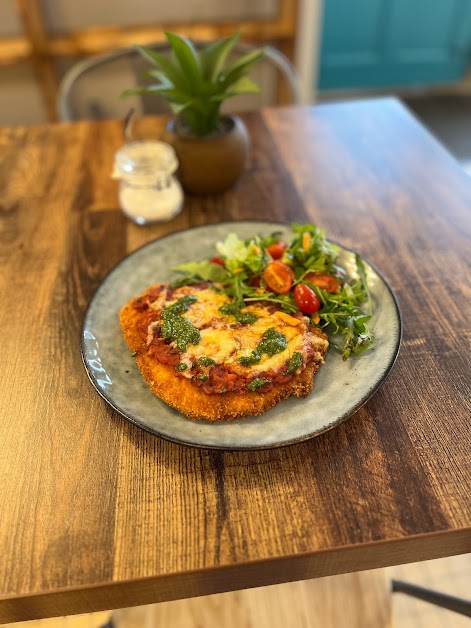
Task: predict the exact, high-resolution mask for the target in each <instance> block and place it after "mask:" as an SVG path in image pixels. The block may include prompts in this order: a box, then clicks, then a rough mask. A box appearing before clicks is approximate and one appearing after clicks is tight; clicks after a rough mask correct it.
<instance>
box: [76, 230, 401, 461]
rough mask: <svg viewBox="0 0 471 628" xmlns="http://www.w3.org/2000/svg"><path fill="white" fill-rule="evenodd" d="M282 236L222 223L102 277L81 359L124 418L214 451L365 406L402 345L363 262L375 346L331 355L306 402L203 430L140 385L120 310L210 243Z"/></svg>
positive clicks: (376, 277)
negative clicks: (348, 355)
mask: <svg viewBox="0 0 471 628" xmlns="http://www.w3.org/2000/svg"><path fill="white" fill-rule="evenodd" d="M273 231H281V232H282V233H283V234H285V237H284V239H287V240H290V238H291V230H290V229H289V227H287V226H285V225H280V224H276V223H267V222H238V223H223V224H218V225H210V226H204V227H197V228H193V229H189V230H186V231H180V232H177V233H173V234H171V235H169V236H166V237H164V238H161V239H158V240H155V241H154V242H151V243H149V244H147V245H146V246H144V247H142V248H140V249H138V250H137V251H135V252H134V253H132V254H131V255H129V256H128V257H126V258H125V259H124V260H123V261H121V262H120V263H119V264H118V265H117V266H116V267H115V268H114V270H112V271H111V273H110V274H109V275H108V276H107V277H106V278H105V280H104V281H103V283H102V284H101V285H100V287H99V288H98V290H97V292H96V293H95V295H94V297H93V299H92V301H91V303H90V305H89V308H88V310H87V313H86V315H85V320H84V324H83V332H82V356H83V361H84V364H85V368H86V370H87V373H88V376H89V378H90V380H91V382H92V384H93V385H94V386H95V388H96V390H97V391H98V393H99V394H100V395H101V396H102V397H103V398H104V399H105V400H106V401H107V402H108V403H109V404H110V405H111V406H112V407H113V408H114V409H115V410H117V411H118V412H120V413H121V414H122V415H123V416H124V417H126V418H127V419H129V421H131V422H132V423H135V424H136V425H138V426H139V427H142V428H143V429H145V430H148V431H149V432H152V433H153V434H156V435H158V436H161V437H163V438H166V439H168V440H171V441H175V442H178V443H183V444H186V445H192V446H195V447H205V448H214V449H263V448H269V447H279V446H281V445H287V444H290V443H295V442H299V441H303V440H306V439H308V438H312V437H313V436H316V435H318V434H321V433H322V432H325V431H326V430H328V429H330V428H332V427H334V426H335V425H337V424H338V423H340V422H341V421H343V420H344V419H346V418H347V417H349V416H350V415H351V414H353V413H354V412H355V410H357V409H358V408H359V407H360V406H361V405H363V404H364V403H365V402H366V401H367V399H369V397H371V395H372V394H373V393H374V392H375V391H376V390H377V389H378V387H379V386H380V385H381V384H382V382H383V381H384V380H385V378H386V376H387V374H388V373H389V371H390V369H391V367H392V365H393V364H394V361H395V359H396V356H397V353H398V351H399V344H400V339H401V318H400V313H399V308H398V305H397V302H396V299H395V297H394V294H393V293H392V291H391V289H390V288H389V286H388V284H387V283H386V281H385V280H384V279H383V277H381V275H380V274H379V273H378V272H377V271H376V270H375V269H374V268H372V267H371V265H369V264H366V267H367V274H368V283H369V287H370V290H371V295H372V298H373V307H374V332H375V335H376V342H375V344H374V346H373V348H372V349H370V350H369V351H367V352H366V353H364V354H362V355H360V356H355V357H352V358H350V359H349V360H348V361H346V362H342V360H341V357H340V354H339V353H338V352H337V351H336V350H335V349H333V348H331V349H329V351H328V354H327V357H326V361H325V364H324V365H323V366H322V367H321V368H320V370H319V373H318V375H317V376H316V379H315V382H314V390H313V392H312V393H311V394H310V395H309V397H307V398H306V399H300V398H297V397H296V398H294V397H292V398H290V399H288V400H286V401H283V402H282V403H280V404H278V405H277V406H275V407H274V408H273V409H272V410H269V411H268V412H266V413H265V414H264V415H262V416H260V417H249V418H248V419H240V420H235V421H232V422H226V423H213V424H209V423H207V422H205V421H191V420H189V419H188V418H186V417H185V416H183V415H182V414H180V413H179V412H177V411H176V410H174V409H172V408H170V407H169V406H167V405H166V404H165V403H163V402H162V401H160V399H158V398H156V397H155V396H154V395H153V394H152V393H151V391H150V390H149V388H148V387H147V386H146V384H145V382H144V379H143V378H142V376H141V374H140V372H139V369H138V368H137V366H136V364H135V362H134V359H133V358H132V356H131V355H130V352H129V350H128V348H127V345H126V343H125V341H124V339H123V337H122V334H121V330H120V326H119V320H118V312H119V310H120V308H121V306H122V305H124V304H125V303H126V302H127V301H128V300H129V299H130V298H131V297H134V296H137V295H139V294H141V293H142V292H143V291H144V290H145V289H147V288H148V287H149V286H150V285H152V284H154V283H160V282H163V281H168V280H173V279H175V278H176V277H177V275H176V274H175V273H173V272H172V271H170V270H169V269H170V268H171V267H172V266H174V265H176V264H181V263H184V262H188V261H191V260H198V259H206V258H207V257H208V256H210V255H212V254H213V252H214V251H215V249H214V244H215V243H216V242H217V241H219V240H223V239H224V238H225V237H226V235H227V234H228V233H230V232H235V233H237V234H238V235H239V236H240V237H242V238H248V237H250V236H251V235H253V234H256V233H260V234H262V235H263V234H264V235H267V234H269V233H272V232H273ZM339 261H340V263H341V265H342V266H344V268H346V269H347V271H348V272H349V273H350V274H351V275H352V276H354V274H355V256H354V253H353V252H352V251H350V250H348V249H346V248H343V247H341V253H340V257H339Z"/></svg>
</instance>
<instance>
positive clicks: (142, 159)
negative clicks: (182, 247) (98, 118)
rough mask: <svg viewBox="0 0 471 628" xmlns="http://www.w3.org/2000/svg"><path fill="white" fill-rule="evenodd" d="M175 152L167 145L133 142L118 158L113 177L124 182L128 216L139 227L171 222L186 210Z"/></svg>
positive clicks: (122, 189) (121, 198) (122, 190)
mask: <svg viewBox="0 0 471 628" xmlns="http://www.w3.org/2000/svg"><path fill="white" fill-rule="evenodd" d="M177 167H178V161H177V158H176V155H175V151H174V150H173V148H172V147H171V146H170V145H169V144H165V143H164V142H151V141H143V142H138V141H136V142H130V143H129V144H125V145H124V146H123V147H122V148H120V150H118V152H117V153H116V155H115V164H114V170H113V174H112V177H113V178H114V179H119V180H120V185H119V201H120V205H121V209H122V210H123V212H124V214H125V215H126V216H127V217H128V218H130V219H131V220H133V221H134V222H136V223H138V224H141V225H143V224H147V223H150V222H163V221H167V220H171V219H172V218H173V217H174V216H176V215H177V214H178V213H179V212H180V211H181V209H182V207H183V191H182V188H181V185H180V183H179V182H178V181H177V179H176V178H175V177H174V176H173V173H174V172H175V171H176V169H177Z"/></svg>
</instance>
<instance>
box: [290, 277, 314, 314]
mask: <svg viewBox="0 0 471 628" xmlns="http://www.w3.org/2000/svg"><path fill="white" fill-rule="evenodd" d="M294 302H295V303H296V305H297V306H298V308H299V309H300V310H301V312H302V313H303V314H314V312H317V310H318V309H319V308H320V306H321V302H320V299H319V297H318V296H317V294H316V293H315V292H314V290H313V289H312V288H310V287H309V286H306V284H304V283H298V285H297V286H296V287H295V289H294Z"/></svg>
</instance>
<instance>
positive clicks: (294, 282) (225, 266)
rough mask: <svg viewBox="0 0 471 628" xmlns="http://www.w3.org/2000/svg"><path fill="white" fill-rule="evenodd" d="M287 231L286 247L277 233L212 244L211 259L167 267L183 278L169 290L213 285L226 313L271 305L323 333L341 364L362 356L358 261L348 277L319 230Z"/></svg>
mask: <svg viewBox="0 0 471 628" xmlns="http://www.w3.org/2000/svg"><path fill="white" fill-rule="evenodd" d="M292 230H293V234H294V235H293V238H292V240H291V242H285V241H283V240H282V234H281V233H279V232H275V233H272V234H271V235H269V236H264V237H262V236H260V235H255V236H253V237H251V238H249V239H247V240H241V239H240V238H239V237H238V236H237V235H236V234H234V233H230V234H229V235H228V236H227V238H226V239H225V241H224V242H218V243H217V244H216V249H217V253H218V255H217V256H214V257H211V258H209V259H206V260H203V261H197V262H196V261H195V262H189V263H187V264H181V265H179V266H175V267H173V269H172V270H174V271H176V272H179V273H183V277H181V278H179V279H177V280H176V281H175V282H173V283H172V284H171V287H173V288H176V287H179V286H183V285H194V284H197V283H200V282H201V281H210V282H212V283H213V284H217V285H218V286H219V289H220V290H221V291H223V292H224V293H225V294H227V295H228V296H229V297H231V298H232V300H233V303H231V305H230V306H228V307H231V308H233V310H234V312H231V313H237V312H239V311H240V310H241V309H242V308H244V306H246V305H249V304H250V303H252V302H265V303H273V304H276V305H278V306H279V307H280V308H281V309H282V310H283V311H285V312H287V313H289V314H295V313H297V312H302V313H303V314H304V315H305V316H308V317H310V319H311V321H312V323H313V324H314V325H317V326H319V327H321V328H324V330H325V331H326V333H327V334H328V335H329V341H330V344H331V345H332V346H334V347H335V348H336V349H338V350H339V351H340V352H341V354H342V359H343V360H346V359H348V357H349V356H350V355H351V354H360V353H362V352H363V351H365V350H366V349H368V348H369V347H370V346H371V345H372V343H373V342H374V334H373V332H372V329H371V328H370V323H371V319H372V304H371V297H370V293H369V290H368V285H367V279H366V270H365V266H364V263H363V260H362V259H361V257H360V256H359V255H355V262H356V268H357V277H355V278H349V277H348V276H347V273H346V271H345V269H343V268H342V267H341V266H339V265H338V264H337V258H338V253H339V250H338V247H336V246H335V245H334V244H332V243H331V242H329V241H328V240H327V239H326V237H325V234H324V231H323V230H322V229H320V228H318V227H316V226H315V225H312V224H304V225H301V224H294V225H292ZM240 315H241V316H243V314H242V313H241V314H240Z"/></svg>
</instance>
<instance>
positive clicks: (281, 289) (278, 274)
mask: <svg viewBox="0 0 471 628" xmlns="http://www.w3.org/2000/svg"><path fill="white" fill-rule="evenodd" d="M262 277H263V281H264V282H265V283H266V284H267V287H268V288H269V289H270V290H272V291H273V292H277V293H278V294H286V293H287V292H289V291H290V290H291V286H292V285H293V278H294V273H293V270H292V268H290V267H289V266H288V265H287V264H284V263H283V262H279V261H278V260H276V261H274V262H270V263H269V264H268V266H267V267H266V268H265V270H264V271H263V274H262Z"/></svg>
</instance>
